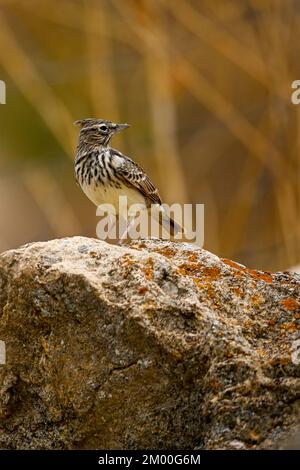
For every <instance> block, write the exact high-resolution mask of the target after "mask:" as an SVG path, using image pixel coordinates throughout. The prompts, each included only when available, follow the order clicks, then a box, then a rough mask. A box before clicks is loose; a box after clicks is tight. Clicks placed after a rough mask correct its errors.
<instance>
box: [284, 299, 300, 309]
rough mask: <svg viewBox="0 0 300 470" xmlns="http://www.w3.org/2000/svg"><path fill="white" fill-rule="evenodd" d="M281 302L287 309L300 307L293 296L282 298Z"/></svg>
mask: <svg viewBox="0 0 300 470" xmlns="http://www.w3.org/2000/svg"><path fill="white" fill-rule="evenodd" d="M281 303H282V305H283V306H284V307H285V308H286V309H287V310H298V309H299V308H300V305H299V302H298V301H297V300H296V299H293V297H288V298H287V299H283V300H282V301H281Z"/></svg>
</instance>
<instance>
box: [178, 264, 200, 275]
mask: <svg viewBox="0 0 300 470" xmlns="http://www.w3.org/2000/svg"><path fill="white" fill-rule="evenodd" d="M202 267H203V266H202V264H201V263H182V264H180V266H179V272H180V274H182V275H183V276H195V275H196V274H199V272H200V271H201V268H202Z"/></svg>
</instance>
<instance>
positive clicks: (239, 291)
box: [233, 287, 244, 297]
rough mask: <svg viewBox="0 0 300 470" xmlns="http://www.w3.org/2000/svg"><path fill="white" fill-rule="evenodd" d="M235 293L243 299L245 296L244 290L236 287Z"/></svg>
mask: <svg viewBox="0 0 300 470" xmlns="http://www.w3.org/2000/svg"><path fill="white" fill-rule="evenodd" d="M233 292H234V293H235V294H236V295H238V296H239V297H242V295H243V294H244V293H243V291H242V289H241V288H240V287H234V288H233Z"/></svg>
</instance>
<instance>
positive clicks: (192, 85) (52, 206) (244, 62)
mask: <svg viewBox="0 0 300 470" xmlns="http://www.w3.org/2000/svg"><path fill="white" fill-rule="evenodd" d="M299 31H300V4H299V1H297V0H243V1H240V0H214V1H212V0H201V1H199V0H174V1H170V0H85V1H84V0H0V44H1V48H0V79H2V80H5V81H6V84H7V104H6V105H1V106H0V129H1V145H0V157H1V158H0V180H1V185H0V209H1V211H0V250H1V251H2V250H5V249H8V248H11V247H15V246H17V245H19V244H21V243H25V242H28V241H32V240H43V239H48V238H53V237H62V236H71V235H75V234H81V235H88V236H95V227H96V222H97V220H96V216H95V208H94V207H93V205H92V204H91V203H90V202H89V201H88V200H87V199H86V198H85V197H84V196H83V194H82V193H81V191H80V189H79V188H78V187H77V186H76V184H75V181H74V176H73V162H72V160H73V158H74V152H75V147H76V142H77V133H78V129H77V128H75V127H74V126H73V125H72V123H73V121H74V120H75V119H79V118H84V117H101V118H107V119H112V120H116V121H126V122H129V123H131V124H132V128H130V129H129V130H128V131H126V132H124V133H122V134H120V135H119V136H118V137H117V138H116V139H115V140H114V142H113V145H114V146H115V147H117V148H120V149H121V150H122V151H124V152H127V153H128V154H129V155H130V156H132V157H133V158H134V159H135V160H136V161H138V162H139V163H140V164H141V165H142V166H143V167H144V168H145V169H146V170H147V171H148V173H149V174H150V175H151V177H152V179H153V180H154V181H155V182H156V183H157V185H158V187H159V189H160V192H161V195H162V197H163V199H164V200H165V202H169V203H172V202H193V203H204V204H205V248H206V249H208V250H210V251H213V252H215V253H216V254H218V255H221V256H226V257H230V258H233V259H235V260H237V261H240V262H242V263H246V264H248V265H249V266H255V267H261V268H263V269H272V270H273V269H282V268H287V267H289V266H292V265H295V264H297V263H299V262H300V253H299V238H300V232H299V223H300V219H299V204H300V186H299V151H300V132H299V130H300V106H295V105H293V104H292V103H291V100H290V96H291V83H292V81H293V80H295V79H299V78H300V65H299V48H300V46H299V44H300V43H299Z"/></svg>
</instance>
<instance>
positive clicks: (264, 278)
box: [246, 269, 273, 283]
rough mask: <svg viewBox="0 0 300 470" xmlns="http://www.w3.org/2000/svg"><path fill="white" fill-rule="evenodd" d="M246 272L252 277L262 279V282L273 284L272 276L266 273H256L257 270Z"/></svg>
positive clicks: (247, 270)
mask: <svg viewBox="0 0 300 470" xmlns="http://www.w3.org/2000/svg"><path fill="white" fill-rule="evenodd" d="M246 272H247V273H249V274H250V276H252V277H254V278H256V279H259V280H260V279H261V280H262V281H265V282H268V283H271V282H273V278H272V274H271V273H269V272H267V271H265V272H261V271H256V270H255V269H246Z"/></svg>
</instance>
